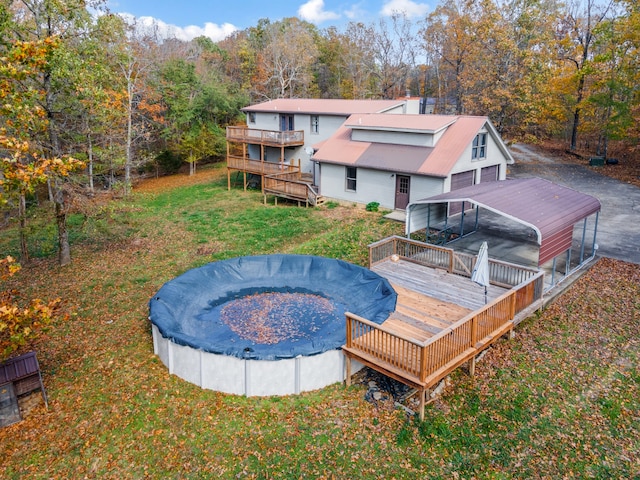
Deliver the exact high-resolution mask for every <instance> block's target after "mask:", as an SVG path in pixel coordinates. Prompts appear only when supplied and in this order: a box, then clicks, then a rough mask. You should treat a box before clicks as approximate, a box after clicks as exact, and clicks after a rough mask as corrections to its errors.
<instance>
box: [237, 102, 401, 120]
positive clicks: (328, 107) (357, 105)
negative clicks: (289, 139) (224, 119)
mask: <svg viewBox="0 0 640 480" xmlns="http://www.w3.org/2000/svg"><path fill="white" fill-rule="evenodd" d="M403 104H404V101H403V100H341V99H327V98H278V99H276V100H269V101H268V102H263V103H258V104H256V105H251V106H249V107H245V108H243V109H242V111H244V112H278V113H306V114H324V115H341V116H345V117H346V116H349V115H351V114H354V113H381V112H386V111H388V110H391V109H393V108H396V107H399V106H401V105H403Z"/></svg>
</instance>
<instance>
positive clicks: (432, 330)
mask: <svg viewBox="0 0 640 480" xmlns="http://www.w3.org/2000/svg"><path fill="white" fill-rule="evenodd" d="M369 258H370V265H369V268H371V269H372V270H373V271H375V272H376V273H378V274H379V275H381V276H383V277H385V278H387V279H388V280H389V282H390V283H391V285H392V286H393V288H394V289H395V291H396V293H397V294H398V299H397V305H396V311H395V312H393V313H392V314H391V315H390V317H389V318H388V319H387V320H386V321H385V322H383V323H382V324H381V325H378V324H376V323H373V322H370V321H369V320H367V319H364V318H361V317H358V316H357V315H354V314H351V313H347V315H346V317H347V343H346V345H344V346H343V352H344V354H345V355H346V356H347V359H348V360H347V384H349V382H350V377H351V360H357V361H359V362H360V363H362V364H364V365H367V366H369V367H371V368H373V369H375V370H377V371H379V372H381V373H383V374H385V375H388V376H390V377H391V378H395V379H396V380H399V381H401V382H403V383H405V384H407V385H409V386H412V387H414V388H416V389H417V390H418V392H419V393H420V418H421V419H423V418H424V405H425V398H426V394H427V393H428V391H429V389H430V388H431V387H433V386H434V385H436V384H437V382H439V381H440V380H441V379H442V378H444V377H445V376H446V375H448V374H449V373H450V372H451V371H453V370H454V369H456V368H457V367H459V366H460V365H462V364H464V363H469V370H470V372H471V374H473V371H474V369H475V357H476V356H477V354H478V353H480V352H481V351H482V350H484V349H485V348H487V347H488V346H489V345H490V344H491V343H492V342H494V341H495V340H496V339H498V338H500V337H501V336H502V335H504V334H506V333H509V332H510V331H511V330H512V329H513V328H514V326H515V325H516V324H517V323H518V322H519V321H521V320H522V319H523V318H526V316H528V315H530V314H531V313H532V312H533V311H535V310H537V309H538V308H540V307H541V305H542V292H543V283H544V274H543V273H542V272H539V271H537V270H533V269H529V268H524V267H520V266H518V265H513V264H507V263H504V262H499V261H495V260H490V263H489V264H490V281H491V285H490V286H489V288H488V291H487V298H486V300H485V295H484V287H481V286H479V285H476V284H475V283H473V282H472V281H471V279H470V276H471V270H472V269H473V264H474V262H475V257H474V256H470V255H464V254H456V253H455V252H454V251H453V250H451V249H448V248H444V247H437V246H433V245H430V244H425V243H421V242H416V241H413V240H408V239H404V238H401V237H390V238H388V239H385V240H382V241H380V242H377V243H375V244H373V245H371V246H370V247H369Z"/></svg>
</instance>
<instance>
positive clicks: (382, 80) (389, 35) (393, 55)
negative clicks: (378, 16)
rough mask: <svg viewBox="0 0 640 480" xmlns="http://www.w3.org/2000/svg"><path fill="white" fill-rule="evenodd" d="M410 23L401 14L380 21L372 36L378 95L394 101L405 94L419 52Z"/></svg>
mask: <svg viewBox="0 0 640 480" xmlns="http://www.w3.org/2000/svg"><path fill="white" fill-rule="evenodd" d="M417 48H418V47H417V45H416V42H415V34H414V32H413V25H412V23H411V21H410V20H409V19H408V18H407V17H406V16H405V15H401V14H394V15H392V16H391V18H390V19H389V20H384V19H383V20H380V21H379V23H378V25H377V29H376V30H375V33H374V35H373V45H372V50H373V52H374V53H373V56H374V63H375V65H376V67H377V68H376V70H375V72H373V73H374V74H375V76H376V78H377V84H378V92H379V96H380V97H381V98H386V99H392V98H398V97H399V96H403V95H405V93H406V89H407V86H408V80H409V77H410V75H411V72H412V70H413V68H414V67H415V63H416V62H415V57H416V52H417Z"/></svg>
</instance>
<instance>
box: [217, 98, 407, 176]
mask: <svg viewBox="0 0 640 480" xmlns="http://www.w3.org/2000/svg"><path fill="white" fill-rule="evenodd" d="M407 103H408V102H407V101H406V100H405V99H401V100H339V99H290V98H281V99H276V100H270V101H268V102H263V103H259V104H256V105H251V106H249V107H246V108H243V109H242V110H243V112H245V113H246V115H247V126H246V127H227V166H228V168H229V169H230V170H238V171H242V172H245V173H252V174H257V175H261V176H262V175H268V174H274V173H278V172H282V171H283V170H291V169H289V167H294V168H299V171H300V173H301V174H303V175H304V176H306V177H307V178H308V179H311V183H312V184H313V183H315V182H313V175H314V170H313V162H312V161H311V155H312V154H313V145H314V144H317V143H319V142H322V141H323V140H326V139H327V138H329V137H330V136H331V135H333V134H334V133H335V131H336V130H337V129H338V128H339V127H340V126H341V125H342V124H343V123H344V121H345V120H346V119H347V118H349V116H350V115H352V114H364V113H398V114H403V113H406V108H407ZM246 159H249V160H252V161H253V162H249V163H246V162H245V160H246ZM256 161H257V162H261V163H262V162H268V163H270V164H271V165H258V164H256V163H255V162H256ZM276 164H280V165H276ZM285 166H286V168H284V167H285Z"/></svg>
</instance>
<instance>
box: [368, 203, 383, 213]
mask: <svg viewBox="0 0 640 480" xmlns="http://www.w3.org/2000/svg"><path fill="white" fill-rule="evenodd" d="M379 206H380V203H378V202H369V203H367V207H366V209H367V212H377V211H378V207H379Z"/></svg>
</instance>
